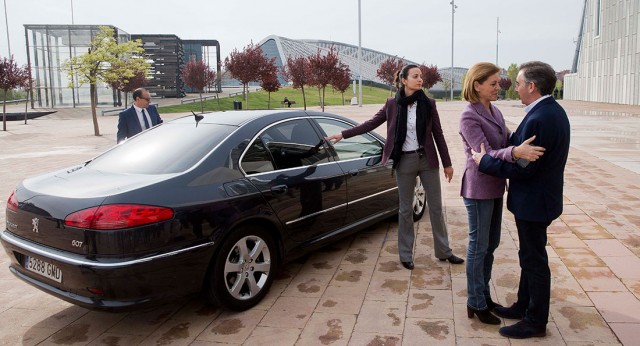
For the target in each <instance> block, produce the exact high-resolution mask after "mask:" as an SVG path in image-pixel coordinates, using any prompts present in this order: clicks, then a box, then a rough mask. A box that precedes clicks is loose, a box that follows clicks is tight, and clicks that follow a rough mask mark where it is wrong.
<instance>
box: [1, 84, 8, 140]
mask: <svg viewBox="0 0 640 346" xmlns="http://www.w3.org/2000/svg"><path fill="white" fill-rule="evenodd" d="M2 99H3V100H4V102H2V131H7V90H6V89H5V91H4V97H3V98H2Z"/></svg>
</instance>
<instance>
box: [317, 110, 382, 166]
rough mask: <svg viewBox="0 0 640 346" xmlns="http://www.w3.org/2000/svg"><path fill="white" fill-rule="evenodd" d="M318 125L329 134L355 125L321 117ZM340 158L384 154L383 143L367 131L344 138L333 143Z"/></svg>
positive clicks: (348, 158)
mask: <svg viewBox="0 0 640 346" xmlns="http://www.w3.org/2000/svg"><path fill="white" fill-rule="evenodd" d="M316 121H317V122H318V125H320V128H321V129H322V131H324V132H325V134H326V135H327V136H331V135H334V134H336V133H340V132H342V131H344V130H346V129H350V128H352V127H353V126H352V125H351V124H348V123H344V122H341V121H337V120H333V119H326V118H319V119H316ZM333 148H334V149H335V151H336V153H337V154H338V159H339V160H350V159H355V158H361V157H371V156H377V155H382V143H380V141H378V140H377V139H376V138H375V137H373V136H372V135H370V134H368V133H365V134H362V135H358V136H353V137H351V138H344V139H342V140H341V141H340V142H338V143H336V144H334V145H333Z"/></svg>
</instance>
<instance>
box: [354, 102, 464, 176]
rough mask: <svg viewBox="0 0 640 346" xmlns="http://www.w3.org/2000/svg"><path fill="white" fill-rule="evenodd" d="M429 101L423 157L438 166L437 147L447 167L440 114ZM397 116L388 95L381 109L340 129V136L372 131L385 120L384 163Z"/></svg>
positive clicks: (433, 103)
mask: <svg viewBox="0 0 640 346" xmlns="http://www.w3.org/2000/svg"><path fill="white" fill-rule="evenodd" d="M429 102H430V103H431V116H430V117H429V121H428V123H427V131H426V132H427V135H426V136H425V139H424V143H423V144H422V145H423V147H424V151H425V157H426V158H427V162H428V164H429V168H431V169H433V168H438V154H437V153H436V147H437V148H438V153H440V159H441V160H442V166H443V167H449V166H451V157H450V156H449V148H448V147H447V142H446V141H445V140H444V134H443V133H442V126H441V124H440V116H439V115H438V110H437V109H436V101H435V100H434V99H431V98H430V99H429ZM397 117H398V103H397V102H396V100H395V98H393V97H389V98H388V99H387V102H386V103H385V104H384V106H383V107H382V109H380V110H379V111H378V113H376V114H375V115H374V116H373V118H371V119H369V120H367V121H365V122H363V123H362V124H360V125H358V126H356V127H354V128H351V129H348V130H344V131H342V137H344V138H349V137H353V136H356V135H361V134H363V133H367V132H369V131H373V130H374V129H375V128H377V127H378V126H380V125H382V124H383V123H384V122H385V121H386V122H387V137H386V138H387V140H386V141H385V143H384V149H383V151H382V164H383V165H385V164H387V162H388V161H389V156H391V153H392V152H393V143H394V139H395V134H396V119H397Z"/></svg>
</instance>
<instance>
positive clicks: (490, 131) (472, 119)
mask: <svg viewBox="0 0 640 346" xmlns="http://www.w3.org/2000/svg"><path fill="white" fill-rule="evenodd" d="M492 113H493V114H492ZM509 134H510V133H509V129H508V128H507V125H506V124H505V121H504V118H503V117H502V113H500V110H499V109H498V108H497V107H496V106H494V105H493V104H492V105H491V112H489V111H488V110H487V109H486V108H484V106H483V105H482V103H480V102H474V103H469V104H467V107H466V108H465V109H464V111H462V114H461V115H460V136H461V137H462V146H463V148H464V153H465V155H466V158H467V160H466V163H465V168H464V173H462V185H461V187H460V195H461V196H462V197H465V198H472V199H492V198H501V197H502V196H503V195H504V191H505V188H506V185H507V184H506V179H504V178H499V177H494V176H492V175H488V174H484V173H481V172H479V171H478V165H476V162H475V161H473V157H472V156H471V149H473V150H475V151H476V152H479V151H480V143H484V146H485V149H486V150H487V154H489V155H491V156H493V157H495V158H498V159H500V160H503V161H507V162H513V159H512V157H511V150H512V148H513V146H510V145H509Z"/></svg>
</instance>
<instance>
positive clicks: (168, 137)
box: [1, 110, 425, 311]
mask: <svg viewBox="0 0 640 346" xmlns="http://www.w3.org/2000/svg"><path fill="white" fill-rule="evenodd" d="M352 126H354V122H353V121H351V120H349V119H347V118H344V117H341V116H337V115H331V114H327V113H314V112H303V111H288V110H285V111H237V112H221V113H211V114H205V115H194V116H187V117H183V118H179V119H176V120H173V121H170V122H165V123H164V124H161V125H159V126H157V127H154V128H153V129H151V130H148V131H145V132H143V133H141V134H139V135H138V136H135V137H133V138H130V139H129V140H127V141H126V142H124V143H121V144H120V145H117V146H115V147H113V148H111V149H110V150H108V151H106V152H105V153H103V154H101V155H100V156H98V157H96V158H94V159H92V160H90V161H87V162H83V163H81V164H79V165H77V166H73V167H69V168H65V169H61V170H59V171H56V172H52V173H49V174H45V175H41V176H37V177H33V178H29V179H25V180H24V181H23V182H22V183H21V184H20V185H19V186H18V187H17V188H16V189H15V191H14V192H13V193H12V194H11V196H10V197H9V200H8V203H7V211H6V229H5V230H4V231H3V232H2V236H1V241H2V245H3V246H4V249H5V251H6V252H7V254H8V255H9V257H10V259H11V264H10V270H11V271H12V272H13V273H14V274H15V275H16V276H18V277H19V278H20V279H22V280H24V281H26V282H28V283H29V284H31V285H33V286H35V287H37V288H39V289H41V290H43V291H45V292H47V293H50V294H52V295H54V296H56V297H58V298H61V299H64V300H66V301H69V302H71V303H74V304H77V305H80V306H83V307H86V308H90V309H98V310H108V311H119V310H125V309H131V308H134V307H140V306H144V305H148V304H151V303H155V302H160V301H163V300H167V299H171V298H175V297H179V296H184V295H187V294H190V293H196V292H204V294H205V296H206V297H207V299H208V300H209V301H210V302H212V303H213V304H216V305H220V306H223V307H226V308H229V309H233V310H244V309H248V308H250V307H252V306H254V305H255V304H257V303H258V302H259V301H260V300H261V299H262V298H263V297H264V296H265V294H266V293H267V291H268V289H269V287H270V286H271V283H272V282H273V279H274V276H275V271H276V269H277V267H278V265H280V264H282V263H285V262H287V261H290V260H291V259H294V258H296V257H299V256H302V255H304V254H307V253H309V252H310V251H313V250H314V249H317V248H318V247H321V246H323V245H326V244H328V243H329V242H332V241H335V240H336V239H339V238H341V237H344V236H347V235H349V234H352V233H353V232H355V231H357V230H359V229H362V228H364V227H366V226H368V225H371V224H373V223H375V222H378V221H380V220H381V219H384V218H387V217H389V216H392V215H395V214H397V208H398V192H397V187H396V183H395V178H394V177H392V175H391V166H390V165H381V163H380V162H381V154H382V147H383V144H384V139H383V138H382V137H380V136H379V135H378V134H376V133H368V134H364V135H361V136H356V137H354V138H350V139H345V140H342V141H340V142H338V143H336V145H332V144H331V143H328V142H327V141H325V140H324V137H325V136H327V135H331V134H335V133H338V132H340V131H342V130H343V129H346V128H350V127H352ZM421 187H422V186H421V184H420V182H419V180H418V181H417V185H416V198H415V203H414V204H415V212H414V213H415V215H414V216H415V218H416V219H417V218H419V217H421V216H422V214H423V213H424V209H425V194H424V190H423V189H422V188H421Z"/></svg>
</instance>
